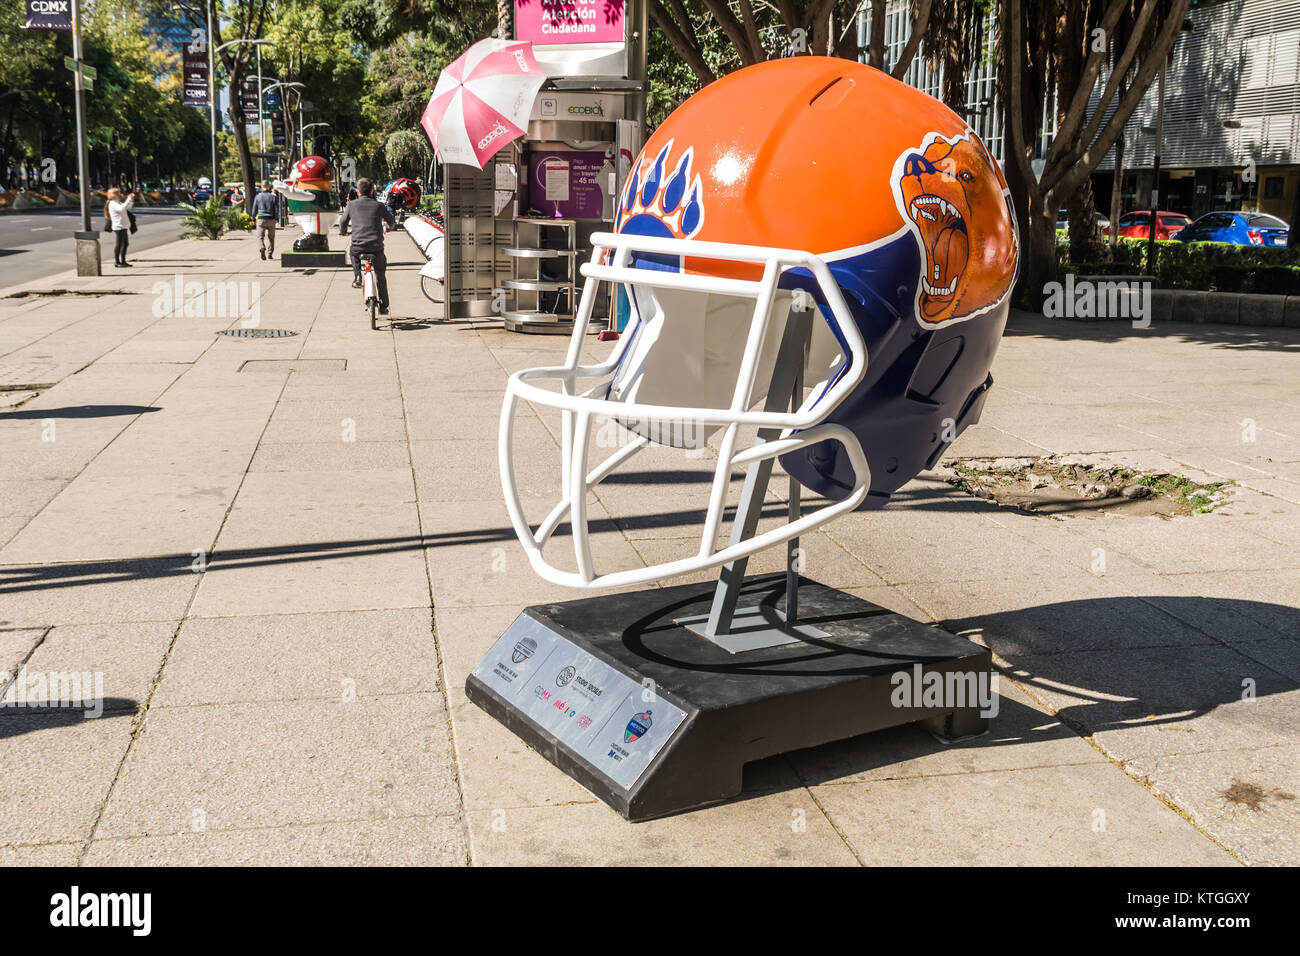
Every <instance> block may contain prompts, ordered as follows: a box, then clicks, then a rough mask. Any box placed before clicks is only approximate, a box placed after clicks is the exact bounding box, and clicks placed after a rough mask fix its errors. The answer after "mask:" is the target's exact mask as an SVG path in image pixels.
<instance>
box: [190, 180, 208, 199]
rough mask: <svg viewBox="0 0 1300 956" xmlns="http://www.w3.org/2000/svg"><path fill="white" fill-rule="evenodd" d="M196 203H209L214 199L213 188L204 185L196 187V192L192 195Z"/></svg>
mask: <svg viewBox="0 0 1300 956" xmlns="http://www.w3.org/2000/svg"><path fill="white" fill-rule="evenodd" d="M190 195H191V196H192V197H193V198H194V201H195V202H196V203H199V202H207V201H208V200H209V199H211V198H212V187H211V186H210V185H209V186H205V185H203V184H202V183H200V184H199V185H197V186H195V187H194V192H192V193H190Z"/></svg>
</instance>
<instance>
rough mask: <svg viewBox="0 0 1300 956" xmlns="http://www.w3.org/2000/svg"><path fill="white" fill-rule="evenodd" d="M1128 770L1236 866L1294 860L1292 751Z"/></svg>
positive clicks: (1201, 756) (1297, 807) (1182, 757)
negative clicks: (1214, 842)
mask: <svg viewBox="0 0 1300 956" xmlns="http://www.w3.org/2000/svg"><path fill="white" fill-rule="evenodd" d="M1128 772H1129V773H1131V774H1133V775H1134V776H1136V777H1138V778H1139V779H1141V780H1142V781H1143V782H1144V783H1146V784H1147V785H1148V786H1149V787H1150V788H1151V789H1152V791H1153V792H1155V793H1158V794H1160V795H1161V796H1163V797H1164V798H1165V799H1168V800H1170V801H1172V802H1173V803H1174V804H1175V805H1176V806H1177V807H1179V808H1180V809H1181V810H1182V811H1183V812H1185V813H1187V814H1188V815H1189V816H1190V817H1191V818H1192V820H1194V821H1195V822H1196V824H1197V826H1199V827H1200V828H1201V829H1203V830H1204V831H1205V832H1206V833H1208V834H1210V836H1212V837H1214V838H1215V839H1217V840H1218V841H1219V842H1221V843H1222V844H1224V845H1225V846H1228V847H1231V848H1232V851H1233V854H1234V855H1235V856H1236V857H1237V858H1238V859H1240V860H1241V861H1242V862H1243V863H1249V864H1255V865H1263V866H1295V865H1296V864H1297V863H1298V862H1300V800H1298V797H1300V747H1295V746H1284V747H1269V748H1261V749H1258V750H1214V751H1209V752H1206V753H1195V754H1173V755H1167V756H1161V757H1152V758H1146V759H1137V760H1133V761H1130V762H1129V764H1128Z"/></svg>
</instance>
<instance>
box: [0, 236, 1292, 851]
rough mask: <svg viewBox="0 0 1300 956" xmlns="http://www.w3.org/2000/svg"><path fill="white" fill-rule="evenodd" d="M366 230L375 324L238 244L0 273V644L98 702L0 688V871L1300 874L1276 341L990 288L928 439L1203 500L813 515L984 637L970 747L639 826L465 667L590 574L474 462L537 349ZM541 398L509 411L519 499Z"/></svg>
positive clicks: (612, 542) (921, 500)
mask: <svg viewBox="0 0 1300 956" xmlns="http://www.w3.org/2000/svg"><path fill="white" fill-rule="evenodd" d="M336 241H337V239H336ZM390 258H391V259H392V260H395V261H394V263H393V266H392V271H391V273H390V282H391V286H392V291H393V299H394V316H395V317H396V318H397V319H398V322H397V323H396V326H397V327H396V328H393V329H386V330H383V331H371V330H370V329H369V328H368V324H367V321H366V318H365V316H364V315H363V313H362V310H361V304H360V301H359V297H358V293H357V292H356V291H355V290H353V289H352V288H351V287H350V283H349V280H350V273H348V272H345V271H330V272H322V273H317V274H308V273H301V272H292V271H288V270H282V269H280V267H279V263H278V262H274V263H265V262H262V261H260V260H259V259H258V257H257V250H256V244H255V242H254V241H253V240H252V239H251V238H250V237H246V236H239V237H230V238H227V239H224V240H222V241H220V242H202V241H187V242H179V243H175V244H172V245H169V246H166V247H163V248H160V249H157V250H152V251H151V252H150V253H149V254H148V255H145V256H141V257H140V259H138V260H136V261H137V263H138V267H137V268H136V269H134V270H130V271H128V270H121V271H119V272H114V273H113V274H111V275H107V276H104V277H103V278H100V279H76V278H75V277H70V276H67V275H63V276H56V277H54V278H50V279H43V280H40V281H39V282H34V283H31V286H32V287H35V288H40V289H52V288H62V289H70V290H77V291H86V290H89V289H104V290H113V291H116V292H119V293H124V294H117V295H103V296H79V295H76V296H74V295H61V296H27V297H23V298H12V297H9V296H12V294H13V293H14V292H16V291H21V290H16V289H8V290H4V291H3V292H0V392H4V391H9V392H10V393H11V394H12V395H13V397H12V398H11V399H10V401H11V402H12V401H17V400H19V399H20V398H21V395H19V394H18V392H19V389H18V387H19V386H40V388H39V389H36V390H37V391H38V394H37V395H36V396H35V397H32V398H30V399H29V400H26V401H24V402H22V403H21V404H19V405H17V406H16V407H4V406H0V545H2V547H0V671H7V672H10V673H14V672H16V671H17V669H18V668H19V666H25V668H26V671H25V673H26V675H28V676H29V677H31V676H32V675H37V676H42V677H45V678H49V679H54V678H55V676H56V675H60V674H66V673H68V672H76V673H78V674H80V673H87V674H90V675H94V674H100V675H102V681H103V685H102V696H103V698H104V714H103V716H102V717H99V718H98V719H85V717H84V716H83V714H82V712H81V710H80V709H71V708H67V707H45V708H41V707H31V706H8V707H4V708H0V861H3V862H6V863H11V864H22V863H86V864H92V865H93V864H105V863H128V864H130V863H217V862H220V863H280V864H285V863H303V864H312V863H421V864H430V863H433V864H464V863H467V862H469V863H479V864H495V863H546V864H549V865H556V864H560V865H573V864H582V863H700V864H717V863H759V864H762V863H776V864H784V863H795V864H798V863H827V864H849V865H852V864H889V863H939V864H953V863H987V864H1005V865H1030V864H1053V863H1066V864H1075V863H1095V864H1224V865H1235V864H1237V863H1291V864H1295V863H1298V862H1300V837H1297V834H1300V803H1297V801H1296V799H1295V796H1294V795H1295V794H1296V793H1298V792H1300V769H1298V768H1300V733H1298V732H1297V730H1296V726H1297V724H1296V720H1295V716H1294V713H1295V709H1296V707H1297V706H1298V705H1300V692H1298V690H1300V685H1298V682H1300V653H1298V652H1297V645H1296V641H1297V633H1300V627H1298V626H1297V625H1298V624H1300V610H1297V605H1298V604H1300V451H1298V450H1297V444H1296V442H1297V437H1298V436H1300V424H1298V421H1300V374H1298V372H1300V331H1294V330H1286V329H1267V330H1265V329H1243V328H1240V327H1220V326H1214V325H1196V326H1188V325H1173V326H1165V327H1156V328H1154V329H1151V330H1148V331H1145V332H1142V331H1135V330H1132V329H1131V328H1130V327H1128V326H1126V325H1120V324H1111V323H1087V324H1084V323H1070V322H1063V321H1048V320H1044V319H1041V318H1037V317H1031V316H1025V315H1017V316H1015V318H1014V319H1013V322H1012V327H1011V329H1010V331H1009V333H1008V335H1007V338H1006V339H1005V341H1004V342H1003V344H1002V348H1001V351H1000V353H999V356H998V359H997V362H996V364H995V366H994V376H995V378H996V379H997V382H998V386H997V388H995V389H994V391H993V394H992V397H991V398H990V400H989V403H988V406H987V408H986V410H985V412H984V421H983V423H982V424H980V425H979V426H977V427H976V428H975V429H973V430H972V431H970V432H969V433H968V434H967V435H965V436H964V437H963V438H962V439H961V440H960V441H959V442H958V444H957V445H956V446H955V447H954V451H955V453H956V454H957V455H959V456H961V457H964V458H970V457H976V456H978V457H994V456H1038V455H1043V454H1047V453H1080V454H1090V455H1104V456H1107V457H1108V459H1110V460H1114V461H1117V462H1122V463H1126V464H1129V465H1132V466H1134V467H1138V468H1156V469H1163V470H1170V471H1177V472H1179V473H1182V474H1187V475H1189V476H1190V477H1193V478H1196V479H1199V480H1204V479H1206V478H1209V477H1215V476H1217V477H1219V478H1223V479H1230V480H1232V481H1235V482H1236V483H1237V485H1236V487H1235V488H1234V490H1233V494H1232V497H1231V503H1230V504H1229V505H1228V506H1227V507H1225V508H1222V509H1219V510H1218V511H1216V512H1214V513H1212V514H1205V515H1190V516H1187V517H1179V518H1174V519H1171V520H1166V519H1162V518H1156V517H1152V518H1133V517H1129V518H1122V517H1117V516H1113V515H1109V514H1107V513H1104V512H1100V511H1099V512H1091V513H1089V512H1086V511H1082V510H1081V511H1080V512H1078V513H1075V514H1072V515H1071V516H1068V517H1063V518H1056V517H1048V516H1045V515H1030V514H1025V513H1021V512H1018V511H1012V510H1008V509H1005V508H998V507H996V506H995V505H993V504H991V503H989V502H986V501H982V500H979V499H976V498H972V497H969V496H967V495H966V494H964V493H962V492H959V491H957V490H955V489H953V488H952V487H951V486H949V485H948V484H946V483H945V482H943V481H941V480H940V479H939V477H938V476H935V475H926V476H923V477H922V479H921V480H918V481H916V482H914V483H912V484H911V485H910V486H908V487H907V488H906V489H904V492H903V493H901V494H900V495H899V496H898V499H897V503H896V504H895V505H893V506H891V508H890V509H889V510H886V511H884V512H877V513H870V514H855V515H852V516H849V517H848V518H846V519H843V520H841V521H839V522H837V523H834V524H832V525H830V526H829V527H828V528H826V529H825V530H824V531H823V532H821V533H817V534H814V535H812V536H810V537H808V538H806V539H805V541H804V542H803V544H804V548H805V551H806V553H807V555H808V563H807V568H806V573H807V574H808V575H809V576H811V577H815V578H817V579H818V580H821V581H823V582H825V583H827V584H831V585H834V586H837V587H842V588H846V589H850V590H852V591H853V592H854V593H856V594H859V595H862V596H863V597H866V598H868V599H870V600H872V601H875V602H877V603H879V604H882V605H884V606H886V607H889V608H891V609H894V610H897V611H900V612H902V613H905V614H908V615H910V616H912V617H915V618H917V619H919V620H922V621H933V622H937V623H938V624H939V625H941V626H943V627H945V628H948V629H949V630H952V631H954V632H959V633H962V634H966V635H968V636H971V637H973V638H975V639H976V640H980V641H982V642H984V643H987V644H988V645H989V646H990V647H992V648H993V650H994V651H995V653H996V655H997V661H998V663H999V666H1000V667H1001V668H1002V678H1001V681H1000V685H1001V692H1002V700H1001V712H1000V714H999V716H998V717H997V719H996V720H995V722H994V725H993V729H992V732H991V733H989V734H987V735H985V736H983V737H980V738H976V739H974V740H971V741H968V742H965V743H962V744H959V745H956V746H949V747H945V746H942V745H940V744H938V743H936V742H935V740H934V739H933V738H931V737H930V736H928V735H927V734H926V733H924V732H922V731H921V730H919V729H916V728H902V729H898V730H894V731H889V732H885V733H881V734H875V735H870V736H867V737H863V738H859V739H856V740H852V741H848V742H844V743H840V744H834V745H829V746H825V747H820V748H817V749H814V750H809V751H805V752H801V753H798V754H795V755H792V756H789V757H778V758H773V759H771V760H768V761H764V762H762V763H760V764H755V765H752V766H751V768H750V770H749V772H748V773H747V779H746V782H747V792H746V793H745V794H744V796H743V797H742V798H741V799H738V800H736V801H734V802H732V803H730V804H727V805H724V806H720V807H715V808H712V809H709V810H705V811H700V812H696V813H691V814H686V815H682V816H678V817H674V818H670V819H666V820H660V821H656V822H652V823H647V824H640V825H636V826H632V825H629V824H627V823H624V822H623V821H622V820H621V819H620V818H619V817H617V816H616V815H615V814H614V813H612V812H611V811H609V810H607V809H606V808H605V807H604V806H603V805H601V804H599V803H598V802H596V801H595V800H594V799H593V798H592V797H591V796H590V795H589V794H588V793H586V792H585V791H584V790H582V789H581V788H580V787H578V786H577V785H576V784H574V783H572V782H571V781H570V780H569V779H568V778H567V777H565V776H563V775H562V774H560V773H559V772H558V771H555V770H554V769H552V768H551V766H550V765H549V764H548V763H547V762H546V761H545V760H543V759H542V758H540V757H538V756H537V755H536V754H534V753H532V752H531V751H529V750H528V749H527V748H525V747H524V746H523V745H522V744H521V743H520V742H519V741H518V740H517V739H516V738H514V737H513V736H512V735H511V734H509V733H508V732H506V731H505V730H504V729H503V728H501V727H500V726H498V725H497V724H496V723H495V722H493V721H491V720H490V719H488V718H486V717H485V716H484V715H483V714H482V713H481V712H479V711H478V710H477V709H476V708H475V707H473V705H471V704H469V703H468V702H467V701H466V699H465V695H464V690H463V688H464V682H465V678H466V676H467V675H468V673H469V672H470V670H471V669H472V668H473V666H474V665H475V663H476V662H477V661H478V659H479V657H480V656H481V655H482V654H483V653H484V652H485V650H486V649H487V648H488V647H489V646H490V645H491V643H492V642H493V641H494V640H495V639H496V638H497V637H498V636H499V635H500V633H501V632H502V630H503V629H504V628H505V627H506V626H507V625H508V624H509V623H510V621H511V620H512V619H513V618H514V617H515V615H516V614H517V613H518V612H519V610H520V609H521V608H522V607H523V606H525V605H527V604H532V603H537V602H541V601H550V600H564V599H568V598H572V597H575V596H579V595H576V594H575V593H574V592H570V591H566V590H564V589H561V588H556V587H552V586H550V585H547V584H545V583H544V582H542V581H540V580H539V579H538V578H536V576H535V575H533V574H532V572H531V571H530V570H529V568H528V565H527V562H526V560H525V559H524V557H523V555H522V552H521V550H520V548H519V546H518V545H517V543H516V541H515V536H514V533H513V531H511V529H510V527H509V521H508V519H507V517H506V513H505V508H504V506H503V504H502V502H501V494H500V488H499V484H498V480H497V475H496V426H497V418H498V414H499V409H500V398H501V393H502V388H503V384H504V381H505V377H506V375H507V374H508V373H509V372H511V371H514V370H515V369H518V368H521V367H525V366H529V365H539V364H547V363H550V362H552V361H554V360H556V359H558V358H559V356H560V355H561V354H562V352H563V349H564V346H565V340H563V339H552V338H535V337H528V336H521V335H516V334H512V333H507V332H505V331H502V330H500V329H499V328H496V327H494V326H493V325H492V324H484V323H472V324H468V323H451V322H413V321H409V320H410V319H412V318H426V319H427V318H431V317H433V315H434V313H433V312H432V309H433V306H432V304H431V303H428V302H427V301H426V300H425V299H424V298H423V297H422V296H421V294H420V292H419V289H418V285H417V277H416V272H417V269H418V260H419V256H418V253H417V252H416V251H415V249H414V247H413V246H412V245H411V244H410V243H409V242H408V241H407V240H406V238H405V237H404V236H401V235H397V236H394V237H392V238H391V239H390ZM177 274H179V275H180V276H181V279H182V288H183V284H184V283H187V282H200V283H203V282H218V283H225V282H235V283H249V284H250V285H247V286H243V287H240V286H238V285H237V286H236V287H235V290H236V292H238V291H240V289H243V291H245V292H253V291H256V292H257V293H258V294H257V296H256V298H257V299H258V301H259V303H260V304H259V306H258V311H260V315H259V316H258V319H259V322H260V327H263V328H274V329H283V330H288V331H292V332H296V333H298V334H297V335H293V336H285V337H280V338H256V339H254V338H248V339H240V338H230V337H226V336H218V335H216V333H217V332H218V331H220V330H222V329H226V328H238V327H240V326H241V324H242V323H241V319H244V320H247V318H248V316H247V315H241V313H240V311H239V309H238V308H237V307H236V308H234V309H229V308H224V309H219V308H218V306H217V305H216V304H215V303H214V301H213V300H211V299H209V301H207V302H206V303H205V304H204V306H203V307H202V308H198V307H193V306H192V307H191V308H189V309H186V308H185V306H184V303H180V306H181V307H180V308H179V309H176V308H172V306H175V305H177V303H171V302H170V301H168V300H165V299H163V300H160V295H159V294H157V293H155V292H154V291H153V290H154V285H155V283H159V282H163V281H167V282H172V281H174V276H176V275H177ZM251 283H258V284H260V288H258V289H256V290H254V289H253V287H252V286H251ZM236 299H237V296H236ZM193 300H194V297H193V295H190V296H188V301H190V302H191V303H192V302H193ZM160 301H161V305H159V304H158V303H159V302H160ZM226 305H227V306H228V305H229V303H226ZM187 311H188V312H189V313H190V314H189V315H187V314H186V312H187ZM218 313H219V314H218ZM608 348H609V345H608V344H605V343H598V342H596V341H595V340H594V339H592V340H591V341H590V343H589V349H590V350H591V351H592V352H593V354H594V353H597V352H600V353H603V352H604V351H605V350H607V349H608ZM1246 420H1250V422H1251V423H1253V438H1254V440H1253V441H1243V436H1244V434H1245V433H1246V432H1247V431H1248V429H1247V428H1246V427H1245V426H1244V425H1243V422H1245V421H1246ZM555 426H556V423H555V422H554V421H551V420H549V419H547V418H546V417H545V416H544V415H543V416H539V415H537V414H536V413H534V412H528V414H527V416H526V417H525V418H524V419H522V420H521V422H520V425H519V428H518V431H519V442H520V445H521V447H522V448H523V449H524V450H525V451H526V452H527V453H528V455H529V456H530V458H529V460H528V462H527V463H526V464H525V468H524V471H525V473H524V476H523V478H522V482H523V485H524V487H525V489H526V491H527V492H528V495H529V508H530V509H533V508H536V509H542V508H543V507H544V506H549V503H550V499H548V497H547V495H548V493H549V492H550V491H551V490H553V489H554V484H555V482H556V481H557V480H558V462H559V451H558V441H557V433H556V430H555ZM533 462H535V463H536V467H535V468H534V467H533ZM711 472H712V461H699V462H695V463H694V464H692V463H690V462H688V463H686V465H685V466H684V465H683V463H682V462H681V461H680V460H676V459H674V458H673V457H672V456H669V455H665V454H657V453H654V454H651V455H650V456H649V459H648V463H647V464H645V465H642V466H641V470H640V471H639V472H638V473H637V474H636V475H634V476H633V478H632V480H630V481H622V482H618V483H613V484H610V485H608V486H607V487H602V488H601V490H600V493H599V494H598V495H597V496H596V498H595V499H594V500H593V502H592V504H591V517H592V519H593V522H594V523H595V524H596V526H597V527H599V528H600V529H601V530H600V533H599V534H598V535H597V536H596V541H595V551H596V556H597V559H598V560H602V559H603V560H607V561H610V562H614V563H622V564H624V565H628V564H639V563H641V562H646V563H650V562H658V561H661V560H664V559H666V558H667V557H669V556H671V555H676V554H681V553H683V550H682V549H684V548H691V547H693V542H688V541H686V540H684V539H688V538H690V536H691V535H692V534H693V533H695V534H697V533H698V528H697V527H696V526H695V525H694V524H692V522H693V521H695V520H696V519H697V516H698V514H699V513H701V510H702V503H701V502H702V500H703V498H702V496H703V494H704V492H705V491H706V487H707V485H706V483H707V480H708V477H709V476H710V475H711ZM697 505H698V507H697ZM647 507H648V508H649V510H651V511H654V512H657V514H656V515H651V516H650V517H649V518H641V519H637V520H628V519H626V518H624V517H622V516H624V515H628V514H635V513H637V512H638V511H641V510H645V509H646V508H647ZM1099 549H1100V553H1101V554H1102V555H1104V568H1103V570H1101V571H1098V570H1097V569H1098V563H1097V556H1098V552H1099ZM780 560H781V557H780V556H779V555H778V556H775V557H774V558H772V559H771V560H768V556H764V560H763V561H756V562H755V563H756V564H757V565H758V566H759V567H760V568H766V567H769V566H773V567H774V566H776V565H777V564H779V562H780ZM673 583H676V582H673ZM17 695H18V685H14V686H12V687H10V689H9V692H8V694H7V697H6V700H7V701H8V702H9V703H11V704H15V703H18V702H19V701H18V696H17Z"/></svg>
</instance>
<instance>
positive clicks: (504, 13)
mask: <svg viewBox="0 0 1300 956" xmlns="http://www.w3.org/2000/svg"><path fill="white" fill-rule="evenodd" d="M513 14H514V11H513V10H512V9H511V6H510V0H497V36H499V37H500V38H501V39H503V40H509V39H510V38H511V36H512V35H513V34H514V31H515V25H514V16H513Z"/></svg>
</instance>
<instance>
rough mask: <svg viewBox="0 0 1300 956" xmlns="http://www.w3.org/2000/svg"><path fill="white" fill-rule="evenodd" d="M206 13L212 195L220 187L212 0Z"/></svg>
mask: <svg viewBox="0 0 1300 956" xmlns="http://www.w3.org/2000/svg"><path fill="white" fill-rule="evenodd" d="M205 11H206V13H207V15H208V115H209V117H210V119H211V126H212V195H213V196H216V195H217V190H218V189H219V188H220V185H219V177H218V176H217V92H216V90H217V67H216V57H217V54H216V51H215V50H213V49H212V0H208V2H207V5H206V7H205Z"/></svg>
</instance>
